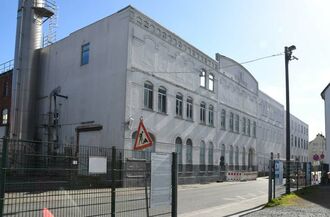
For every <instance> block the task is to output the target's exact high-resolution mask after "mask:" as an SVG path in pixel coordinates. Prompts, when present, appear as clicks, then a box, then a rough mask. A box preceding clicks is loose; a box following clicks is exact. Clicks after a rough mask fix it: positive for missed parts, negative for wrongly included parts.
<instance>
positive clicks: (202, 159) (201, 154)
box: [199, 141, 205, 171]
mask: <svg viewBox="0 0 330 217" xmlns="http://www.w3.org/2000/svg"><path fill="white" fill-rule="evenodd" d="M199 168H200V171H205V142H204V141H202V142H201V144H200V146H199Z"/></svg>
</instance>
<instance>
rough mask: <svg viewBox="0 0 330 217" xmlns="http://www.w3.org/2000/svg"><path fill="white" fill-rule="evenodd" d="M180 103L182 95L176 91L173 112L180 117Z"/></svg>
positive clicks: (181, 102) (181, 103)
mask: <svg viewBox="0 0 330 217" xmlns="http://www.w3.org/2000/svg"><path fill="white" fill-rule="evenodd" d="M182 105H183V96H182V94H181V93H177V94H176V101H175V114H176V116H178V117H182Z"/></svg>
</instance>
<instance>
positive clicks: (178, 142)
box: [175, 137, 182, 164]
mask: <svg viewBox="0 0 330 217" xmlns="http://www.w3.org/2000/svg"><path fill="white" fill-rule="evenodd" d="M175 152H176V153H177V154H178V164H182V139H181V138H180V137H177V138H176V139H175Z"/></svg>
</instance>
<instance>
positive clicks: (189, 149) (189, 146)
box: [186, 139, 193, 171]
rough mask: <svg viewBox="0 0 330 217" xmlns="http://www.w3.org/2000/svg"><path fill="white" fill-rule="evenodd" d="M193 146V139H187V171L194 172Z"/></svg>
mask: <svg viewBox="0 0 330 217" xmlns="http://www.w3.org/2000/svg"><path fill="white" fill-rule="evenodd" d="M192 146H193V144H192V141H191V139H187V142H186V164H187V168H186V170H187V171H192V163H193V161H192V150H193V147H192Z"/></svg>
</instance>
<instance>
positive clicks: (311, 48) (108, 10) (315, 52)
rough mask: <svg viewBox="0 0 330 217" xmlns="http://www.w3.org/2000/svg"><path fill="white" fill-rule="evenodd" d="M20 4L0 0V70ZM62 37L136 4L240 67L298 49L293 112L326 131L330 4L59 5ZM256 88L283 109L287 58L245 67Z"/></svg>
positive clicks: (259, 0) (243, 0)
mask: <svg viewBox="0 0 330 217" xmlns="http://www.w3.org/2000/svg"><path fill="white" fill-rule="evenodd" d="M17 4H18V1H17V0H2V6H1V8H0V29H1V34H0V64H1V63H3V62H6V61H8V60H11V59H13V57H14V48H15V34H16V13H17ZM56 4H57V6H58V21H57V39H61V38H64V37H66V36H68V35H69V34H70V33H71V32H73V31H75V30H78V29H80V28H82V27H84V26H86V25H88V24H91V23H93V22H95V21H97V20H99V19H102V18H104V17H106V16H109V15H111V14H112V13H115V12H117V11H118V10H120V9H122V8H124V7H126V6H127V5H132V6H133V7H135V8H136V9H138V10H139V11H141V12H142V13H144V14H146V15H147V16H149V17H150V18H152V19H153V20H155V21H157V22H158V23H159V24H161V25H163V26H164V27H166V28H167V29H169V30H170V31H172V32H174V33H176V34H177V35H178V36H180V37H181V38H182V39H184V40H185V41H187V42H188V43H190V44H192V45H194V46H195V47H197V48H198V49H200V50H201V51H203V52H204V53H206V54H207V55H209V56H210V57H212V58H214V56H215V53H220V54H222V55H224V56H228V57H230V58H232V59H234V60H236V61H237V62H245V61H248V60H252V59H256V58H260V57H264V56H269V55H273V54H278V53H281V52H283V51H284V46H291V45H295V46H296V47H297V49H296V50H295V51H294V52H293V55H294V56H296V57H297V58H298V59H299V60H298V61H291V62H290V66H289V69H290V111H291V113H292V114H293V115H295V116H296V117H298V118H299V119H301V120H303V121H304V122H305V123H307V124H308V125H309V139H310V140H311V139H313V138H314V137H315V136H316V134H317V133H323V134H324V132H325V130H324V129H325V125H324V101H323V100H322V98H321V96H320V93H321V92H322V90H323V89H324V88H325V87H326V85H327V84H328V83H329V82H330V61H329V60H330V43H329V40H330V13H329V12H328V11H329V8H330V1H328V0H313V1H310V0H290V1H287V0H231V1H225V0H203V1H197V0H180V1H178V0H166V1H165V0H157V1H155V0H140V1H138V0H136V1H127V0H56ZM244 67H245V68H247V69H248V70H249V71H250V72H251V74H252V75H253V76H254V77H255V78H256V79H257V81H258V83H259V89H261V90H262V91H263V92H265V93H267V94H268V95H270V96H271V97H273V98H274V99H276V100H277V101H279V102H280V103H282V104H283V105H284V106H285V77H284V76H285V71H284V69H285V68H284V56H283V55H282V56H277V57H273V58H268V59H264V60H260V61H256V62H253V63H249V64H244Z"/></svg>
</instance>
